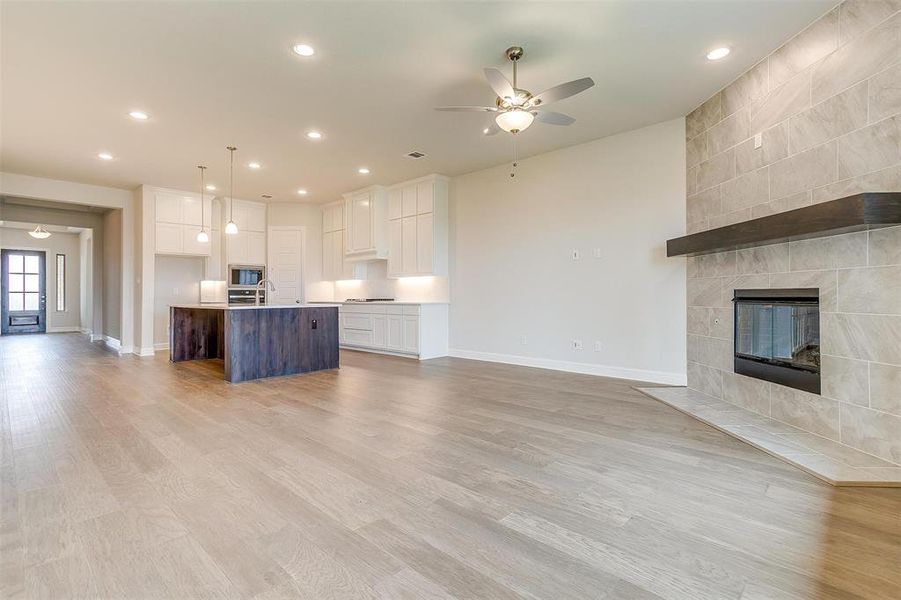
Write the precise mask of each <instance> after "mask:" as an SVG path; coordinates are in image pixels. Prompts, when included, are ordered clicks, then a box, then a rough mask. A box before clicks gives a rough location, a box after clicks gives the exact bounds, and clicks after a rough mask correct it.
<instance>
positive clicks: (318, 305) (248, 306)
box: [169, 302, 338, 310]
mask: <svg viewBox="0 0 901 600" xmlns="http://www.w3.org/2000/svg"><path fill="white" fill-rule="evenodd" d="M328 304H331V305H333V306H337V305H338V303H336V302H329V303H328ZM169 306H170V307H171V308H208V309H210V310H268V309H270V308H323V305H322V304H321V303H316V304H261V305H260V306H257V305H256V304H218V303H210V304H170V305H169Z"/></svg>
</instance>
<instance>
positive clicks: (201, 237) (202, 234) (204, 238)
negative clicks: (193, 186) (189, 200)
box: [197, 165, 210, 244]
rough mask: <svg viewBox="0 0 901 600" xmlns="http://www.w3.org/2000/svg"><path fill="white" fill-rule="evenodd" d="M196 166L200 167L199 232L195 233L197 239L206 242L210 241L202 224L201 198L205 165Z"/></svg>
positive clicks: (202, 201)
mask: <svg viewBox="0 0 901 600" xmlns="http://www.w3.org/2000/svg"><path fill="white" fill-rule="evenodd" d="M197 168H198V169H200V232H199V233H198V234H197V241H198V242H200V243H201V244H207V243H209V241H210V236H209V235H208V234H207V232H206V229H205V227H204V224H205V223H206V216H205V213H204V200H203V190H204V187H203V172H204V171H206V167H204V166H203V165H197Z"/></svg>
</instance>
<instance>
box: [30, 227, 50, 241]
mask: <svg viewBox="0 0 901 600" xmlns="http://www.w3.org/2000/svg"><path fill="white" fill-rule="evenodd" d="M28 235H30V236H31V237H33V238H35V239H38V240H46V239H47V238H48V237H50V232H49V231H47V230H46V229H44V226H43V225H38V226H37V227H35V228H34V231H29V232H28Z"/></svg>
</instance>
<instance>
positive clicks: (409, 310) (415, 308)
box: [403, 304, 419, 315]
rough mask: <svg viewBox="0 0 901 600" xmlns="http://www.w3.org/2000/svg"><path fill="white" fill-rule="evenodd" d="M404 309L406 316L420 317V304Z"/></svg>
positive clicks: (409, 305) (410, 305)
mask: <svg viewBox="0 0 901 600" xmlns="http://www.w3.org/2000/svg"><path fill="white" fill-rule="evenodd" d="M403 309H404V314H405V315H419V305H418V304H405V305H404V307H403Z"/></svg>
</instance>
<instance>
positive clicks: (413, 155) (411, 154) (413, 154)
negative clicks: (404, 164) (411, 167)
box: [404, 150, 425, 160]
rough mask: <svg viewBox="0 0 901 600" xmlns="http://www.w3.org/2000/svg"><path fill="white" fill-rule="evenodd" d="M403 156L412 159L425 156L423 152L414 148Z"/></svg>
mask: <svg viewBox="0 0 901 600" xmlns="http://www.w3.org/2000/svg"><path fill="white" fill-rule="evenodd" d="M404 156H406V157H407V158H412V159H413V160H419V159H420V158H425V152H420V151H419V150H414V151H413V152H407V153H406V154H405V155H404Z"/></svg>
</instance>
